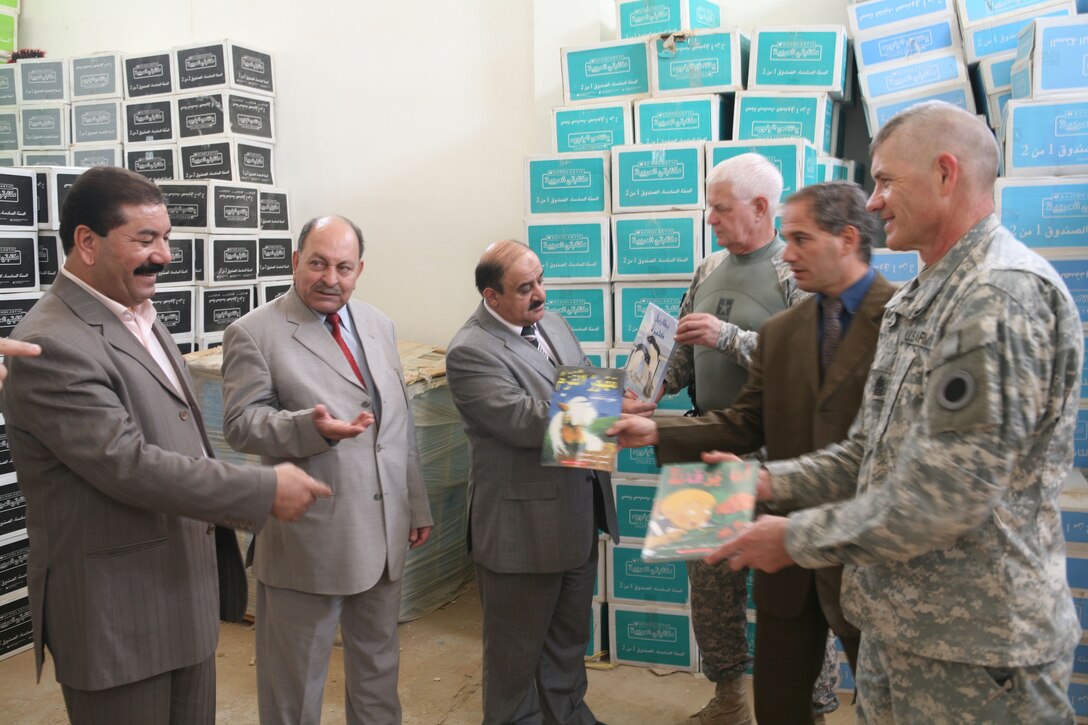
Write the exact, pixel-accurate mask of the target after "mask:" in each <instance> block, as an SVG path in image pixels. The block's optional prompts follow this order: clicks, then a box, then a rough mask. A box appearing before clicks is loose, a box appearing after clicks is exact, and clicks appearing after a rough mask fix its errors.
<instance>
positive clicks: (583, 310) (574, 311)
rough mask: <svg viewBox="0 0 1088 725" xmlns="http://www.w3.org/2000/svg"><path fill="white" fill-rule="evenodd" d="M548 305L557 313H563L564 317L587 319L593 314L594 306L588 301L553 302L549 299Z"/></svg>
mask: <svg viewBox="0 0 1088 725" xmlns="http://www.w3.org/2000/svg"><path fill="white" fill-rule="evenodd" d="M548 305H549V306H550V307H551V308H552V311H553V312H555V314H557V315H561V316H562V317H567V318H579V319H587V318H589V317H592V316H593V306H592V305H590V304H589V303H588V302H581V301H578V300H571V301H567V302H558V303H553V302H550V301H549V303H548Z"/></svg>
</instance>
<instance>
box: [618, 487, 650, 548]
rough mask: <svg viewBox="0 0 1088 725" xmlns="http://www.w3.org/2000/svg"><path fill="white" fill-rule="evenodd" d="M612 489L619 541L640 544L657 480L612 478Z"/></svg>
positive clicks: (648, 521)
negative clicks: (614, 498)
mask: <svg viewBox="0 0 1088 725" xmlns="http://www.w3.org/2000/svg"><path fill="white" fill-rule="evenodd" d="M612 491H613V492H614V494H615V497H616V522H617V524H618V525H619V535H620V541H621V542H624V541H626V542H629V543H636V542H637V543H640V544H641V542H642V539H643V537H645V536H646V527H647V526H648V525H649V523H650V511H652V510H653V507H654V494H655V493H656V492H657V481H624V480H618V479H615V478H614V479H612Z"/></svg>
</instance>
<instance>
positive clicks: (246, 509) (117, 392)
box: [3, 276, 276, 690]
mask: <svg viewBox="0 0 1088 725" xmlns="http://www.w3.org/2000/svg"><path fill="white" fill-rule="evenodd" d="M154 334H155V336H156V337H157V339H158V340H159V342H160V343H161V344H162V347H163V349H164V350H165V351H166V353H167V355H168V356H169V358H170V361H171V363H172V364H173V366H174V369H175V371H176V372H177V375H178V379H179V380H180V382H181V385H182V388H183V393H184V394H183V395H179V394H178V392H177V391H176V390H175V388H174V386H173V385H172V384H171V383H170V382H169V380H168V379H167V378H166V376H165V375H164V374H163V372H162V369H161V368H160V367H159V366H158V364H157V363H156V362H155V360H154V358H152V357H151V355H150V353H148V352H147V350H146V349H144V347H143V346H142V345H141V344H140V342H139V340H137V339H136V337H135V336H134V335H133V334H132V333H131V332H129V330H128V329H126V328H125V326H124V325H123V324H122V323H121V321H120V320H118V319H117V317H116V316H115V315H114V314H113V313H111V312H110V311H109V310H108V309H106V307H105V306H104V305H103V304H102V303H101V302H99V301H98V300H97V299H95V298H94V297H92V296H91V295H90V294H89V293H88V292H87V291H86V290H84V289H83V288H81V287H80V286H79V285H77V284H76V283H74V282H72V281H71V280H69V279H68V278H67V277H64V276H58V277H57V280H56V283H55V284H54V285H53V286H52V288H51V289H50V290H49V291H48V292H46V293H45V295H44V296H43V297H42V298H41V299H40V300H39V301H38V303H37V304H36V305H35V306H34V308H33V309H31V310H30V312H29V313H28V314H27V316H26V317H25V318H24V319H23V320H22V322H20V323H19V324H18V325H17V326H16V327H15V330H14V332H13V333H12V337H14V338H16V339H20V340H27V341H30V342H35V343H38V344H39V345H41V346H42V354H41V356H40V357H36V358H16V357H13V358H9V359H8V360H7V364H8V366H9V367H10V369H11V376H10V377H9V378H8V380H7V381H6V382H5V384H4V388H3V410H4V415H5V417H6V423H7V431H8V440H9V442H10V445H11V454H12V458H13V460H14V461H15V469H16V472H17V474H18V479H19V487H20V488H21V489H22V491H23V494H24V495H25V496H26V501H27V530H28V534H29V537H30V561H29V564H28V567H27V580H28V586H29V593H30V606H31V615H32V619H33V625H34V646H35V651H36V656H37V664H38V673H39V676H40V674H41V665H42V659H43V645H44V644H45V643H48V645H49V650H50V652H51V653H52V654H53V659H54V662H55V665H56V675H57V680H58V681H59V682H61V683H62V684H65V685H68V686H70V687H74V688H77V689H81V690H99V689H104V688H108V687H116V686H119V685H124V684H128V683H130V682H135V681H138V680H143V679H147V678H149V677H152V676H154V675H157V674H160V673H162V672H166V671H169V670H173V669H177V668H180V667H186V666H189V665H193V664H196V663H198V662H202V661H204V660H205V659H207V658H208V657H210V656H211V655H212V653H213V652H214V651H215V645H216V642H217V640H218V636H219V621H218V620H219V618H218V614H219V610H218V602H219V594H220V592H219V586H218V582H217V566H216V556H217V546H216V538H217V537H216V536H213V535H212V534H213V533H214V532H215V531H217V529H216V528H215V527H210V526H209V525H208V524H209V523H215V524H222V525H225V526H236V527H242V528H259V527H260V525H261V524H263V523H264V521H265V519H266V517H267V516H268V513H269V512H270V511H271V510H272V501H273V498H274V497H275V492H276V477H275V472H274V471H272V470H271V469H269V468H256V467H242V466H237V465H232V464H228V463H224V462H222V461H217V460H214V459H211V458H208V457H206V455H205V453H206V452H207V453H210V452H211V443H210V442H209V441H208V437H207V435H206V434H205V432H204V423H203V421H202V420H201V417H200V411H199V410H198V409H197V407H196V404H195V401H194V400H193V393H192V388H191V385H190V382H189V375H188V372H187V371H186V368H185V363H184V361H183V360H182V359H181V356H180V355H179V354H178V349H177V346H176V345H175V344H174V343H173V341H172V340H171V339H170V334H169V333H168V332H167V330H166V328H165V327H163V326H162V325H161V324H160V323H158V322H156V323H155V326H154ZM224 533H225V534H227V536H224V539H225V541H226V543H228V544H230V547H229V549H228V550H224V551H222V552H221V553H222V554H224V555H226V559H225V560H224V562H225V563H227V564H229V565H231V566H232V567H233V569H232V571H233V573H234V581H235V582H237V580H238V577H242V576H243V574H242V571H241V559H240V558H239V553H238V546H237V543H236V542H234V541H233V540H231V538H230V537H232V536H233V532H229V531H227V532H224ZM242 581H243V582H244V579H242ZM239 593H240V594H241V597H242V600H241V601H239V600H238V594H239ZM244 594H245V589H244V588H242V589H241V590H240V592H238V591H236V592H234V593H233V596H231V597H230V599H231V602H230V603H231V604H232V605H234V608H235V610H237V609H238V607H239V606H240V607H241V608H242V609H243V610H244V607H245V602H244Z"/></svg>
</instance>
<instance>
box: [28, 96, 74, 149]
mask: <svg viewBox="0 0 1088 725" xmlns="http://www.w3.org/2000/svg"><path fill="white" fill-rule="evenodd" d="M70 113H71V108H70V106H69V105H68V104H67V103H41V104H36V105H23V104H21V105H20V106H19V148H20V149H22V150H23V151H31V150H33V151H43V150H59V151H67V150H68V144H69V139H70V136H69V133H68V122H69V117H70Z"/></svg>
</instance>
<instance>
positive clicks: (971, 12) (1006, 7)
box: [956, 0, 1055, 28]
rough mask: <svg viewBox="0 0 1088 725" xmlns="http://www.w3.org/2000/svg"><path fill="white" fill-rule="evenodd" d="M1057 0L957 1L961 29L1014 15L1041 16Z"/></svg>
mask: <svg viewBox="0 0 1088 725" xmlns="http://www.w3.org/2000/svg"><path fill="white" fill-rule="evenodd" d="M1053 5H1055V0H956V14H957V15H958V16H959V19H960V27H961V28H973V27H976V26H978V25H985V24H987V23H992V22H994V21H995V20H1000V19H1002V18H1007V17H1009V16H1013V15H1020V14H1023V15H1028V14H1032V13H1034V14H1035V15H1041V14H1042V13H1043V12H1044V11H1045V10H1046V9H1048V8H1050V7H1052V6H1053Z"/></svg>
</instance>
